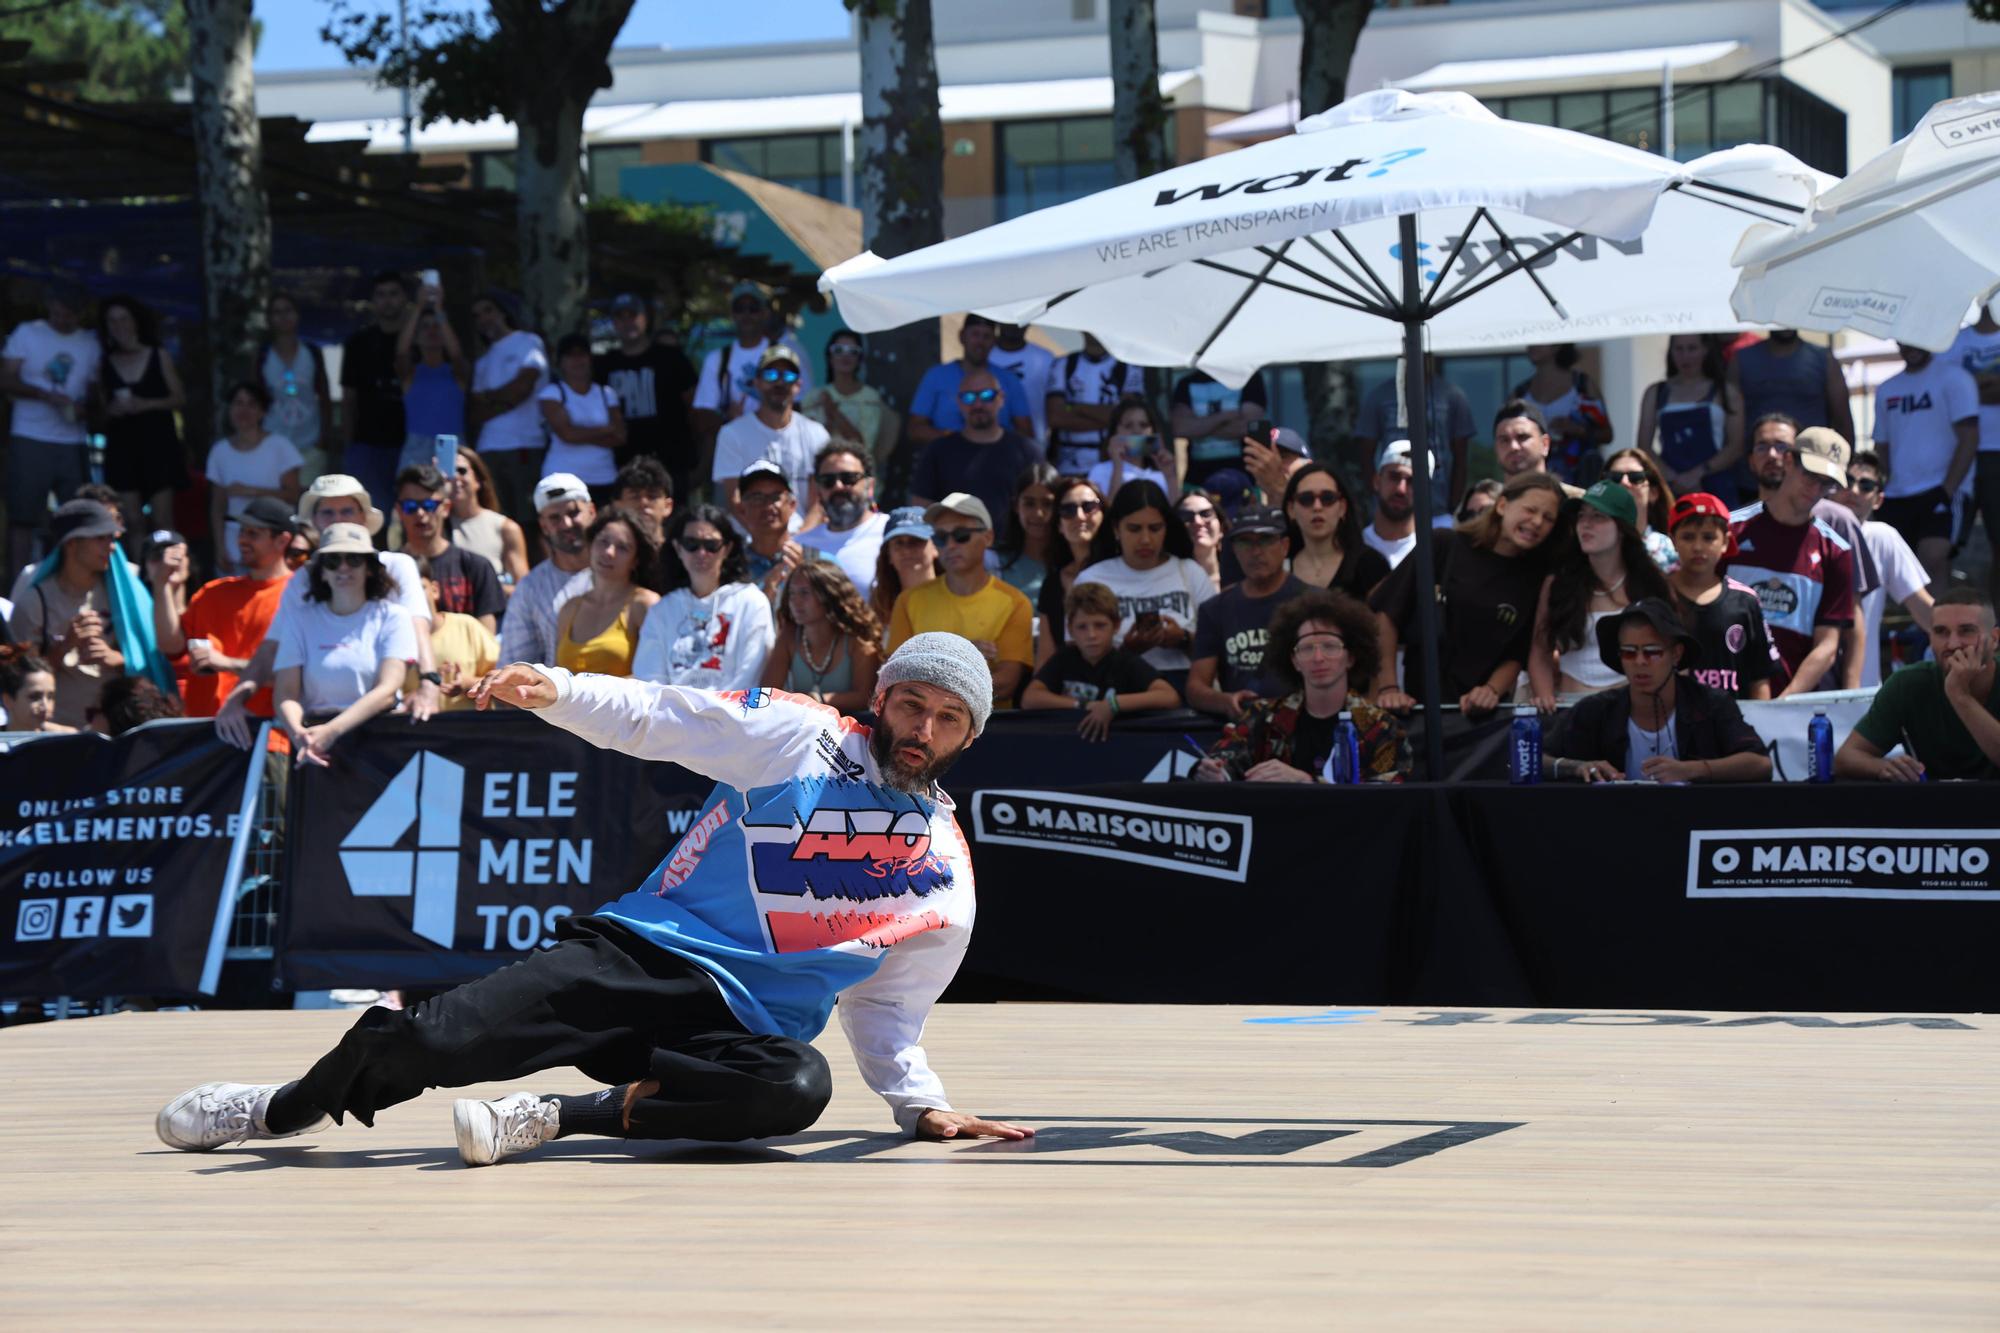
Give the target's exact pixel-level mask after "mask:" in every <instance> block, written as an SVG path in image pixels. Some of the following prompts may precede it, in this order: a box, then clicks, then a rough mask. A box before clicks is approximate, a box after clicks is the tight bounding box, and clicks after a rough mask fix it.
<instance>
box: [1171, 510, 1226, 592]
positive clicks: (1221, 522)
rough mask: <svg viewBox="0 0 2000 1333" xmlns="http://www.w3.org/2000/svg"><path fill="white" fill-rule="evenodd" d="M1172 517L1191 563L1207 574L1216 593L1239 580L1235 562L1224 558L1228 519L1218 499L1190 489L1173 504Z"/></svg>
mask: <svg viewBox="0 0 2000 1333" xmlns="http://www.w3.org/2000/svg"><path fill="white" fill-rule="evenodd" d="M1174 517H1175V518H1178V519H1179V520H1180V521H1181V526H1182V527H1184V528H1186V529H1187V534H1188V544H1189V545H1190V546H1191V547H1193V549H1194V562H1195V563H1196V564H1197V565H1200V566H1201V567H1202V568H1203V569H1204V570H1206V571H1207V573H1208V581H1209V582H1210V583H1213V584H1214V585H1215V590H1216V591H1217V592H1221V591H1222V590H1223V589H1224V588H1225V587H1227V586H1228V585H1230V584H1231V583H1234V582H1235V581H1236V580H1237V579H1239V578H1242V577H1243V571H1242V570H1240V569H1237V568H1235V561H1234V560H1233V559H1225V558H1224V557H1225V555H1226V553H1227V552H1228V550H1229V516H1228V515H1227V514H1225V513H1223V512H1222V499H1221V497H1220V496H1218V495H1216V494H1215V492H1213V491H1205V490H1203V489H1202V488H1201V487H1199V486H1190V487H1189V488H1188V489H1187V490H1184V491H1182V492H1181V493H1180V497H1179V498H1178V499H1176V500H1175V501H1174Z"/></svg>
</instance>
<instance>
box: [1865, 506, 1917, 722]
mask: <svg viewBox="0 0 2000 1333" xmlns="http://www.w3.org/2000/svg"><path fill="white" fill-rule="evenodd" d="M1861 539H1862V540H1863V541H1865V542H1867V543H1868V549H1869V551H1870V552H1871V553H1873V555H1874V556H1875V568H1876V569H1877V570H1879V571H1881V575H1882V582H1881V583H1880V584H1879V585H1877V586H1876V587H1874V588H1872V589H1870V590H1869V591H1868V592H1866V593H1863V594H1862V597H1861V623H1862V624H1863V625H1865V626H1867V635H1866V640H1867V645H1868V647H1867V653H1866V655H1865V656H1864V657H1863V658H1862V659H1861V688H1862V689H1864V690H1872V689H1874V688H1875V687H1876V686H1877V685H1880V684H1881V683H1882V612H1883V611H1884V610H1886V609H1887V608H1888V605H1889V599H1890V598H1892V597H1893V598H1895V599H1896V600H1897V601H1898V602H1901V601H1902V600H1903V599H1904V598H1905V597H1908V596H1909V595H1910V594H1911V593H1914V592H1916V591H1917V590H1919V589H1921V588H1927V587H1929V586H1930V575H1929V574H1927V573H1925V572H1924V562H1923V561H1921V560H1919V559H1917V553H1916V552H1915V551H1913V550H1911V549H1910V544H1909V542H1907V541H1905V540H1904V539H1903V534H1902V533H1900V532H1898V531H1896V529H1895V528H1893V527H1891V526H1889V525H1888V524H1887V523H1883V522H1880V521H1879V520H1877V521H1870V522H1868V523H1864V524H1862V526H1861Z"/></svg>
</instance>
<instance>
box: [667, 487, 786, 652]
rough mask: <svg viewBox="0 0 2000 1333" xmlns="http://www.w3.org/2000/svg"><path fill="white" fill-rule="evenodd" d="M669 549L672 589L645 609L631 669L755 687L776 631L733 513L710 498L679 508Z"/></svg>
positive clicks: (670, 527) (670, 532)
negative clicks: (753, 577) (731, 517)
mask: <svg viewBox="0 0 2000 1333" xmlns="http://www.w3.org/2000/svg"><path fill="white" fill-rule="evenodd" d="M667 550H668V559H667V561H666V568H665V582H666V589H667V592H666V596H664V597H662V598H661V599H660V602H659V604H658V605H657V606H655V607H653V608H652V610H651V611H649V612H648V613H647V614H646V623H645V625H644V627H643V628H642V629H641V630H640V632H639V646H638V649H637V650H636V651H635V653H634V654H633V657H632V674H633V675H634V676H636V677H638V678H639V679H641V680H655V681H659V682H661V683H662V684H666V685H687V686H693V687H695V688H699V689H705V690H747V689H750V688H752V687H753V686H755V685H756V684H757V682H758V681H759V680H760V679H762V677H763V674H764V659H765V657H766V656H768V655H769V654H770V651H771V641H772V639H773V638H774V637H776V633H775V631H774V630H773V628H772V625H771V603H770V601H769V600H768V599H766V598H765V596H764V592H763V590H762V589H761V588H759V587H758V586H757V585H756V584H754V583H752V582H751V581H750V566H749V563H748V561H747V560H746V559H745V558H744V555H743V539H742V538H741V537H740V536H738V535H737V532H736V528H735V527H734V526H733V525H732V524H731V523H730V521H729V516H728V515H727V514H725V513H723V512H722V511H721V510H720V509H717V508H716V507H715V506H714V505H711V504H695V505H689V506H688V507H687V508H685V509H677V510H675V511H674V517H673V521H672V522H671V523H669V524H668V525H667Z"/></svg>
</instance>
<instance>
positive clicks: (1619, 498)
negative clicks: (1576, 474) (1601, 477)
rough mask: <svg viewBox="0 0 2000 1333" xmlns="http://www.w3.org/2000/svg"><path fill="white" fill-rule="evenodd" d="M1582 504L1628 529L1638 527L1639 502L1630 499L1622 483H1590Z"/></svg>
mask: <svg viewBox="0 0 2000 1333" xmlns="http://www.w3.org/2000/svg"><path fill="white" fill-rule="evenodd" d="M1583 503H1585V504H1587V505H1589V506H1590V507H1591V508H1592V509H1595V510H1596V511H1597V512H1598V513H1600V514H1603V515H1605V516H1607V517H1609V518H1615V519H1617V520H1618V521H1619V522H1621V523H1624V524H1626V525H1627V526H1628V527H1634V528H1636V527H1638V526H1639V502H1638V501H1637V500H1634V499H1633V498H1632V492H1631V490H1630V489H1629V488H1628V487H1626V486H1625V484H1624V483H1622V482H1616V481H1599V482H1594V483H1592V485H1591V487H1590V489H1589V490H1587V491H1585V492H1584V493H1583Z"/></svg>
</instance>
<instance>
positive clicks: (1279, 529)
mask: <svg viewBox="0 0 2000 1333" xmlns="http://www.w3.org/2000/svg"><path fill="white" fill-rule="evenodd" d="M1290 531H1291V528H1290V527H1289V526H1288V525H1287V524H1286V522H1285V516H1284V515H1283V514H1281V513H1279V512H1278V511H1277V510H1276V509H1275V508H1273V507H1272V506H1270V505H1251V506H1250V507H1249V508H1247V509H1242V510H1239V511H1238V512H1237V515H1236V518H1235V521H1234V522H1232V523H1231V524H1230V525H1229V535H1230V536H1231V537H1249V536H1272V535H1276V536H1279V537H1282V536H1284V535H1286V534H1287V533H1288V532H1290Z"/></svg>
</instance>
